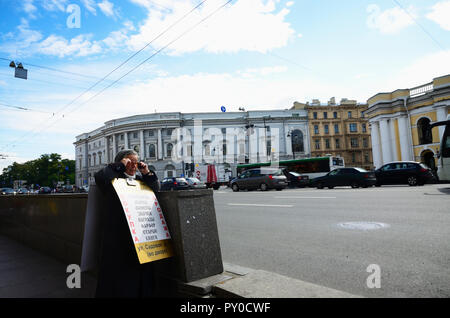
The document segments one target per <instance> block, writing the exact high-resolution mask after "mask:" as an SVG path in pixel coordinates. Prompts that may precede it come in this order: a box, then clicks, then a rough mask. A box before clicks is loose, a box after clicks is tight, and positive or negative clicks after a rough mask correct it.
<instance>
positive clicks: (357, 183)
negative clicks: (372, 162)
mask: <svg viewBox="0 0 450 318" xmlns="http://www.w3.org/2000/svg"><path fill="white" fill-rule="evenodd" d="M376 182H377V179H376V177H375V173H373V172H369V171H367V170H365V169H362V168H340V169H335V170H333V171H330V172H328V173H327V174H326V175H325V176H322V177H318V178H314V179H313V180H312V185H313V186H315V187H317V188H318V189H323V188H324V187H328V188H329V189H333V188H334V187H338V186H351V187H352V188H359V187H363V188H367V187H371V186H373V185H375V184H376Z"/></svg>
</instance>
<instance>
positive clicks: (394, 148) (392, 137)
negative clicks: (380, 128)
mask: <svg viewBox="0 0 450 318" xmlns="http://www.w3.org/2000/svg"><path fill="white" fill-rule="evenodd" d="M394 120H395V119H394V118H391V119H390V120H389V121H388V125H389V136H390V145H391V153H392V161H395V160H398V154H397V144H396V142H397V141H396V139H395V125H394Z"/></svg>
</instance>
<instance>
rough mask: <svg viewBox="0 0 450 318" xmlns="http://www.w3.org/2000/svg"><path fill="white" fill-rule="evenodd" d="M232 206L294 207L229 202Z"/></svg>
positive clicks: (288, 206) (290, 206)
mask: <svg viewBox="0 0 450 318" xmlns="http://www.w3.org/2000/svg"><path fill="white" fill-rule="evenodd" d="M228 205H232V206H260V207H276V208H292V207H293V205H283V204H256V203H228Z"/></svg>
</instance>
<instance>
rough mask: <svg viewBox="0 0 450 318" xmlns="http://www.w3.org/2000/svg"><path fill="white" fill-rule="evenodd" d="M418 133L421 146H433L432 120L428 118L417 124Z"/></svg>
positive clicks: (421, 119) (420, 120)
mask: <svg viewBox="0 0 450 318" xmlns="http://www.w3.org/2000/svg"><path fill="white" fill-rule="evenodd" d="M417 132H418V134H419V144H420V145H424V144H431V143H432V142H433V135H432V133H431V128H430V120H429V119H428V118H420V119H419V121H418V122H417Z"/></svg>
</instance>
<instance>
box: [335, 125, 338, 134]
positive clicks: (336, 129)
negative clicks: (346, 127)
mask: <svg viewBox="0 0 450 318" xmlns="http://www.w3.org/2000/svg"><path fill="white" fill-rule="evenodd" d="M334 133H335V134H339V125H338V124H334Z"/></svg>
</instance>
